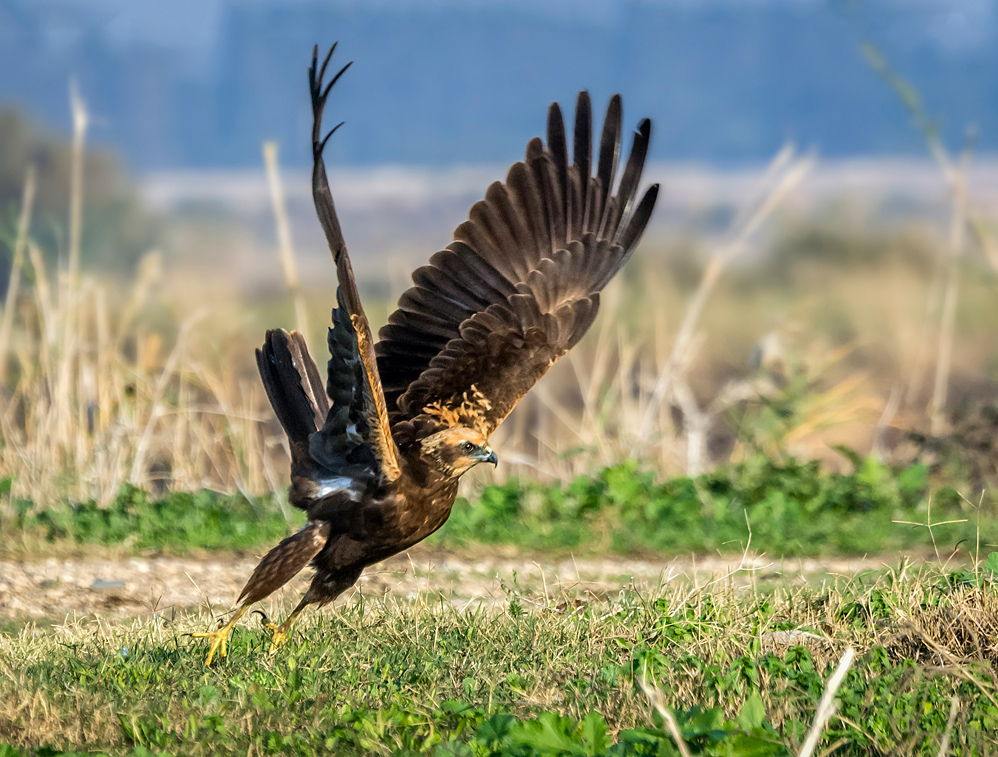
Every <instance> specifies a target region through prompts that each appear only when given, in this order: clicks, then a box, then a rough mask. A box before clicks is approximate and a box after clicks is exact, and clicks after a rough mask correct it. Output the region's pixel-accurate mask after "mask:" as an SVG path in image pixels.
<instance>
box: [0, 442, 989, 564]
mask: <svg viewBox="0 0 998 757" xmlns="http://www.w3.org/2000/svg"><path fill="white" fill-rule="evenodd" d="M856 462H857V467H856V469H855V470H854V471H853V472H851V473H828V472H825V471H823V470H822V469H821V467H820V466H819V465H818V464H817V463H814V462H810V463H804V462H800V461H798V460H794V459H792V458H791V459H787V460H785V461H783V462H780V461H776V460H772V459H770V458H765V457H753V458H751V459H750V460H748V461H746V462H743V463H740V464H737V465H733V466H729V467H725V468H720V469H717V470H715V471H712V472H710V473H706V474H703V475H701V476H697V477H694V478H689V477H680V478H673V479H667V480H665V481H658V480H657V479H656V476H655V475H654V474H652V473H651V472H649V471H642V470H640V469H639V467H638V466H637V464H636V463H633V462H630V463H625V464H622V465H619V466H614V467H611V468H606V469H604V470H603V471H601V472H600V473H598V474H596V475H594V476H579V477H576V478H575V479H573V480H571V481H570V482H568V483H566V484H557V483H553V484H541V483H538V482H527V481H520V480H511V481H508V482H506V483H503V484H493V485H490V486H486V487H484V489H482V490H481V491H480V492H479V493H478V494H476V495H473V496H471V497H470V498H469V499H462V500H459V501H458V503H457V504H456V506H455V508H454V510H453V512H452V514H451V517H450V519H449V521H448V522H447V524H446V525H445V526H444V528H443V529H442V530H441V531H439V532H438V533H437V534H435V535H434V536H433V537H431V541H430V543H431V544H436V545H438V546H443V547H449V548H475V547H476V546H477V545H483V544H487V545H512V546H515V547H517V548H519V549H521V550H528V551H532V552H536V553H544V554H548V555H550V554H568V553H572V554H576V555H584V554H611V555H641V554H662V553H666V554H677V553H678V554H689V553H696V554H705V553H714V552H722V553H728V554H738V553H740V552H742V550H744V549H745V548H746V547H747V546H749V542H750V541H751V548H752V549H753V550H755V551H759V552H764V553H766V554H770V555H773V556H776V557H780V556H786V557H792V556H793V557H796V556H810V555H863V554H877V553H886V552H893V551H896V550H911V549H915V550H922V551H924V550H926V549H929V548H932V547H937V548H938V549H940V550H943V551H945V552H947V553H948V552H949V551H950V550H952V549H955V548H956V547H957V545H959V544H961V543H962V544H963V546H964V548H966V549H971V548H972V546H973V545H976V544H980V545H985V546H987V545H989V544H998V516H996V507H998V506H996V503H994V502H993V501H992V500H991V499H990V498H982V499H981V500H980V502H979V503H977V504H971V503H970V502H968V501H967V500H966V499H964V498H962V497H960V496H959V495H958V494H957V493H956V492H955V491H954V490H952V489H947V488H937V489H936V490H935V491H934V492H932V493H931V494H930V492H929V482H930V479H929V472H928V469H927V468H926V466H924V465H912V466H906V467H892V466H889V465H886V464H883V463H880V462H877V461H876V460H875V459H873V458H865V459H857V461H856ZM8 489H9V487H8ZM0 491H2V487H0ZM8 497H9V492H8ZM5 509H6V511H7V513H8V514H7V515H6V516H5V517H4V518H2V519H0V527H2V528H3V533H4V540H3V544H2V546H0V555H2V556H5V557H7V558H18V559H24V558H28V559H37V558H39V557H42V556H50V555H56V554H58V555H66V554H68V553H80V552H84V553H85V552H87V551H93V550H97V549H108V548H110V549H112V550H117V551H119V552H120V553H133V554H135V553H148V552H165V553H168V554H186V553H191V552H198V551H204V550H222V551H240V550H257V551H259V550H262V549H265V548H268V547H269V546H271V545H272V544H274V543H276V542H277V541H278V540H279V539H280V538H282V537H283V536H285V535H287V534H288V533H290V532H292V531H293V530H295V529H297V528H298V527H299V526H300V525H301V524H302V522H303V519H302V514H301V513H300V512H298V511H296V510H293V511H291V512H286V511H282V510H281V509H279V508H278V507H276V506H274V505H273V504H272V503H270V502H267V501H266V500H264V501H256V500H251V499H247V498H245V497H243V496H242V495H222V494H218V493H215V492H210V491H201V492H197V493H182V492H175V493H172V494H169V495H166V496H164V497H161V498H152V497H150V496H149V495H148V494H147V493H146V492H144V491H142V490H140V489H137V488H135V487H132V486H125V487H123V488H122V490H121V491H120V492H119V493H118V496H117V497H116V498H115V499H114V500H112V502H111V503H110V504H109V505H106V506H103V505H101V504H99V503H98V502H96V501H87V502H82V503H73V504H70V505H68V506H67V505H61V504H60V505H57V506H53V507H38V506H37V505H36V504H35V503H33V502H31V501H30V500H26V499H19V498H16V497H14V498H11V499H9V501H8V503H7V506H6V508H5ZM930 525H931V526H932V527H931V528H929V526H930Z"/></svg>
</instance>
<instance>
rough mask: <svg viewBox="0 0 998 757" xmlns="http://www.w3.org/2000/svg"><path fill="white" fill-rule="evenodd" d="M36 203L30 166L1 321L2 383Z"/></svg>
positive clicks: (30, 167)
mask: <svg viewBox="0 0 998 757" xmlns="http://www.w3.org/2000/svg"><path fill="white" fill-rule="evenodd" d="M34 203H35V167H34V166H28V171H27V173H26V175H25V177H24V194H23V196H22V199H21V215H20V217H19V218H18V221H17V238H16V239H15V241H14V257H13V260H12V261H11V264H10V278H9V279H8V280H7V298H6V299H5V300H4V308H3V320H2V321H0V382H3V380H4V379H5V378H6V377H7V359H6V358H7V352H8V350H9V348H10V332H11V327H12V326H13V324H14V310H15V309H16V308H17V296H18V292H19V289H20V285H21V269H22V268H23V267H24V250H25V248H26V247H27V245H28V229H30V228H31V211H32V208H33V206H34Z"/></svg>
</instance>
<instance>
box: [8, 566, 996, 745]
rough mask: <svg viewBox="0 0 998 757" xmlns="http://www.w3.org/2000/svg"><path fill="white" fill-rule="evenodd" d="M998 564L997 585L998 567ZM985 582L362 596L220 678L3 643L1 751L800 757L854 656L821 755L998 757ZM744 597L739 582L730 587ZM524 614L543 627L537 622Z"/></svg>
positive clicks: (175, 652) (157, 629)
mask: <svg viewBox="0 0 998 757" xmlns="http://www.w3.org/2000/svg"><path fill="white" fill-rule="evenodd" d="M995 567H998V565H996V566H995ZM992 575H993V574H992V573H991V572H990V570H988V569H987V568H985V567H981V568H980V569H979V570H978V571H977V572H965V571H961V572H956V573H954V572H948V571H946V570H944V569H942V568H939V567H923V568H920V569H913V568H911V567H909V566H907V565H902V566H901V567H900V568H898V569H897V570H892V571H887V572H885V573H882V574H879V575H872V574H871V575H864V576H859V577H857V578H855V579H852V580H835V581H832V582H829V583H825V584H823V585H821V586H820V587H819V586H793V587H791V586H780V587H777V588H775V590H771V591H767V590H765V589H764V588H762V587H760V586H757V585H754V584H752V585H750V586H749V587H747V588H743V589H735V588H733V584H732V583H731V581H730V580H725V579H724V577H722V579H720V580H717V581H715V582H713V583H709V584H706V585H701V586H690V585H686V584H683V583H681V582H680V581H679V580H677V581H675V582H673V583H670V584H668V585H665V586H662V587H660V589H659V590H658V591H656V592H654V593H653V594H649V595H642V594H638V593H636V592H634V591H630V590H625V591H623V592H621V593H620V595H619V596H616V597H613V598H611V599H609V600H606V601H601V600H595V599H592V598H591V597H580V596H572V595H571V594H570V593H567V594H565V595H563V596H549V595H546V594H537V595H535V596H533V597H532V598H531V597H522V596H521V595H520V594H519V593H518V592H517V591H515V590H510V591H509V592H508V594H507V597H506V602H505V603H504V606H503V607H502V608H501V609H496V608H485V607H481V608H478V609H475V608H474V607H472V608H469V609H466V610H464V611H457V610H456V609H455V608H454V606H453V605H451V604H450V603H449V602H448V601H446V598H443V599H439V600H438V599H432V598H425V597H424V598H421V599H416V600H415V601H399V600H393V599H389V598H383V599H380V598H366V597H363V596H361V597H359V598H358V599H356V600H354V601H350V602H347V603H345V604H341V605H338V606H337V607H336V608H335V609H334V610H331V611H325V612H324V613H312V614H309V615H307V616H306V617H305V619H303V620H302V621H301V622H300V623H299V625H298V626H297V627H296V632H295V634H294V635H293V637H292V639H291V640H290V641H289V643H288V645H287V646H286V647H285V648H283V649H282V650H281V651H280V652H279V653H278V654H277V656H276V657H274V658H270V657H268V656H267V655H266V648H267V645H268V639H267V638H266V634H265V633H263V632H261V631H260V630H258V629H257V627H256V626H255V625H254V624H250V625H249V626H246V627H240V628H239V629H238V630H237V632H236V635H235V637H234V641H233V644H232V647H231V649H230V653H229V657H228V658H227V659H226V660H225V661H224V662H223V663H221V664H218V665H216V666H215V667H213V668H210V669H208V668H205V667H204V665H203V655H204V651H205V650H204V647H203V645H201V644H199V643H197V642H194V641H193V640H191V639H190V638H189V637H188V635H187V634H189V633H190V632H191V631H193V630H197V629H200V628H203V627H204V626H205V625H210V623H211V621H210V619H209V618H207V617H175V618H167V617H159V616H157V617H155V618H153V620H151V621H135V622H133V623H132V624H130V625H129V624H125V625H117V626H115V625H109V624H107V623H105V622H102V621H99V620H95V621H89V622H79V623H75V624H68V625H65V626H60V627H58V628H56V629H54V630H53V631H51V632H48V633H43V634H40V635H36V634H33V633H32V632H31V629H30V628H29V629H25V630H23V631H22V632H21V633H20V634H19V635H17V636H15V637H8V636H4V637H0V670H2V671H3V675H2V676H0V742H2V741H6V742H8V743H9V744H10V745H11V746H10V747H7V751H6V752H4V751H2V750H0V754H3V755H5V757H9V756H11V755H16V754H27V755H56V754H62V753H63V751H64V750H65V751H68V752H72V751H74V750H75V751H82V752H88V753H92V752H94V751H95V750H99V751H101V752H102V753H107V754H129V755H131V754H135V755H146V754H149V753H164V754H177V755H179V754H184V755H202V754H204V755H207V754H250V753H252V754H294V755H313V754H321V753H336V754H347V755H348V754H435V755H487V754H495V755H542V754H543V755H570V754H575V755H585V754H588V755H596V754H663V755H670V754H677V751H676V746H675V743H674V741H673V738H672V737H671V736H670V735H669V733H668V730H667V729H666V728H665V726H664V724H663V721H662V719H661V715H659V714H656V712H655V710H654V708H653V707H652V704H651V703H650V702H649V699H648V697H647V696H646V695H645V694H644V693H643V691H642V681H645V682H646V683H647V686H648V687H649V688H651V689H652V691H653V696H655V697H656V698H659V699H661V701H662V702H664V703H665V704H666V705H667V706H668V708H669V711H672V712H675V713H676V717H677V720H678V722H679V724H680V727H681V730H682V732H683V736H684V741H685V742H686V745H687V746H688V748H689V750H690V752H691V753H693V754H713V755H721V754H725V755H750V754H753V755H766V754H772V755H785V754H791V753H793V754H797V752H798V750H799V748H800V745H801V744H802V743H803V741H804V739H805V737H806V735H807V731H808V729H809V727H810V725H811V722H812V720H813V719H814V715H815V709H816V706H817V703H818V699H819V698H820V697H821V695H822V692H823V691H824V689H825V685H826V681H827V678H828V676H829V675H830V673H831V669H832V668H833V667H834V666H835V664H836V663H837V662H838V659H839V657H840V656H841V654H842V651H843V650H844V649H845V648H846V647H847V646H851V647H853V648H855V649H856V650H857V653H858V657H857V660H856V662H855V663H854V664H853V666H852V668H851V669H850V670H849V672H848V674H847V675H846V676H845V678H844V681H843V683H842V685H841V687H840V688H839V689H838V693H837V702H838V711H837V713H836V715H835V716H834V717H832V719H831V721H830V722H829V724H828V725H827V727H826V728H825V729H824V731H823V734H822V740H821V743H820V746H819V749H818V752H817V753H819V754H820V753H828V752H827V751H826V750H830V749H833V750H834V751H835V754H838V755H860V754H918V755H922V754H924V755H935V754H936V753H937V751H938V750H939V745H940V742H941V739H942V736H943V732H944V731H945V730H946V724H947V720H948V718H949V714H950V709H951V704H952V697H954V696H956V697H958V700H959V707H958V710H957V714H956V716H955V719H954V721H953V723H952V728H951V732H950V743H951V744H952V745H953V748H954V750H955V752H956V753H961V754H986V753H990V752H992V751H993V749H994V747H995V746H996V745H998V742H996V738H998V737H996V735H995V734H996V733H998V702H996V697H998V678H996V674H995V669H994V667H993V666H994V665H995V664H996V662H998V651H996V647H995V643H994V638H995V634H996V632H998V614H996V611H995V607H994V594H993V587H992V585H991V578H992ZM729 578H730V577H729ZM525 608H530V611H528V610H527V609H525Z"/></svg>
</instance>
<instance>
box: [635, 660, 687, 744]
mask: <svg viewBox="0 0 998 757" xmlns="http://www.w3.org/2000/svg"><path fill="white" fill-rule="evenodd" d="M639 683H640V684H641V690H642V691H643V692H644V694H645V696H646V697H648V701H649V702H651V704H652V707H654V708H655V711H656V712H658V714H659V715H661V716H662V721H663V722H664V723H665V727H666V728H667V729H668V730H669V735H670V736H672V740H673V741H674V742H675V743H676V749H678V750H679V753H680V754H681V755H682V757H692V755H691V753H690V748H689V746H688V745H687V744H686V741H685V740H684V739H683V734H682V731H680V729H679V723H677V722H676V716H675V715H673V714H672V710H670V709H669V708H668V706H666V704H665V697H664V696H663V695H662V690H661V689H659V688H658V686H656V685H655V684H654V682H652V681H650V680H649V679H648V671H647V670H645V671H644V672H643V673H642V676H641V680H640V681H639Z"/></svg>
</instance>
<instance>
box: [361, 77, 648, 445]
mask: <svg viewBox="0 0 998 757" xmlns="http://www.w3.org/2000/svg"><path fill="white" fill-rule="evenodd" d="M650 131H651V125H650V122H649V121H648V120H647V119H646V120H644V121H642V122H641V124H640V125H639V127H638V130H637V132H636V133H635V135H634V145H633V147H632V149H631V154H630V157H629V158H628V161H627V165H626V167H625V168H624V173H623V178H622V179H621V183H620V186H619V187H618V188H617V191H616V192H614V191H613V189H614V177H615V174H616V169H617V160H618V156H619V152H620V140H621V107H620V97H619V95H615V96H614V97H613V98H612V99H611V100H610V105H609V107H608V109H607V116H606V120H605V123H604V127H603V131H602V135H601V139H600V148H599V155H598V158H597V164H596V175H595V176H591V175H590V174H591V170H592V107H591V104H590V101H589V95H588V94H587V93H585V92H583V93H580V95H579V100H578V105H577V107H576V117H575V128H574V130H573V144H574V150H573V153H574V154H573V158H572V163H571V164H569V158H568V149H567V142H566V139H565V125H564V121H563V119H562V115H561V110H560V108H559V107H558V105H557V103H555V104H553V105H552V106H551V108H550V110H549V111H548V128H547V147H546V148H545V147H544V145H543V144H542V142H541V140H539V139H534V140H531V141H530V143H529V144H528V145H527V152H526V158H525V160H524V161H523V162H520V163H516V164H515V165H513V167H512V168H511V169H510V171H509V174H508V176H507V178H506V182H505V183H504V184H503V183H499V182H496V183H495V184H493V185H492V186H491V187H489V189H488V191H487V192H486V195H485V200H484V201H482V202H478V203H476V204H475V205H474V206H473V207H472V209H471V212H470V214H469V220H468V221H466V222H464V223H463V224H461V225H460V226H459V227H458V228H457V230H456V231H455V232H454V241H453V242H452V243H451V244H450V245H449V246H448V247H447V249H445V250H443V251H441V252H438V253H436V254H435V255H434V256H433V257H432V258H430V262H429V265H426V266H423V267H422V268H420V269H418V270H417V271H416V272H415V273H414V274H413V284H414V286H413V287H412V288H410V289H409V290H408V291H406V292H405V293H404V294H403V295H402V297H401V299H400V300H399V306H398V310H396V311H395V312H394V313H393V314H392V315H391V316H390V318H389V319H388V324H387V325H386V326H385V327H384V328H383V329H382V330H381V332H380V334H379V337H380V341H379V342H378V344H377V345H376V346H375V352H376V354H377V361H378V369H379V374H380V376H381V382H382V387H383V388H384V394H385V399H386V402H387V406H388V412H389V416H390V419H391V423H392V430H393V432H394V433H395V435H396V439H397V440H399V442H400V443H402V441H401V440H403V439H405V440H409V439H411V438H412V434H413V431H412V428H413V424H414V423H415V424H417V425H419V423H420V420H421V419H426V420H437V421H441V422H443V423H445V424H447V425H455V424H461V425H470V426H474V427H476V428H478V429H480V430H481V431H482V432H483V433H485V434H486V435H487V434H490V433H491V432H492V431H494V430H495V428H496V427H497V426H498V425H499V423H501V422H502V420H503V418H505V417H506V415H507V414H508V413H509V412H510V410H512V409H513V407H514V406H515V405H516V403H517V402H518V401H519V399H520V398H521V397H522V396H523V395H524V394H525V393H526V392H527V391H528V390H529V389H530V387H531V386H533V385H534V383H535V382H536V381H537V379H539V378H540V377H541V376H542V375H543V374H544V373H545V371H547V369H548V368H549V367H550V366H551V365H552V364H553V363H554V361H556V360H557V359H558V358H559V357H560V356H561V355H563V354H564V353H565V352H566V351H568V350H569V349H570V348H571V347H572V346H573V345H574V344H575V343H576V342H578V340H579V339H580V338H581V337H582V335H583V334H584V333H585V332H586V330H587V329H588V328H589V326H590V325H591V324H592V322H593V319H594V318H595V316H596V311H597V309H598V307H599V295H598V293H599V291H600V290H601V289H602V288H603V287H604V286H605V285H606V284H607V282H608V281H609V280H610V279H611V278H612V277H613V275H614V274H615V273H616V272H617V271H618V270H619V269H620V267H621V266H622V265H623V264H624V263H625V262H626V261H627V258H628V257H629V256H630V254H631V252H632V251H633V249H634V246H635V245H636V244H637V242H638V240H639V238H640V237H641V234H642V232H643V231H644V229H645V226H646V224H647V223H648V218H649V217H650V215H651V211H652V208H653V207H654V204H655V199H656V197H657V194H658V187H657V185H655V186H652V187H650V188H649V189H648V191H647V192H646V193H645V195H644V196H643V197H642V199H641V201H640V202H639V203H638V205H637V206H636V207H634V206H633V205H634V198H635V195H636V192H637V188H638V183H639V181H640V178H641V170H642V167H643V165H644V159H645V155H646V154H647V149H648V139H649V136H650ZM429 427H432V424H430V425H429Z"/></svg>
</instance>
